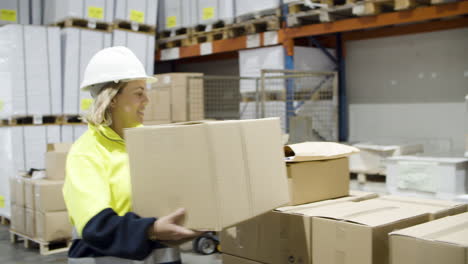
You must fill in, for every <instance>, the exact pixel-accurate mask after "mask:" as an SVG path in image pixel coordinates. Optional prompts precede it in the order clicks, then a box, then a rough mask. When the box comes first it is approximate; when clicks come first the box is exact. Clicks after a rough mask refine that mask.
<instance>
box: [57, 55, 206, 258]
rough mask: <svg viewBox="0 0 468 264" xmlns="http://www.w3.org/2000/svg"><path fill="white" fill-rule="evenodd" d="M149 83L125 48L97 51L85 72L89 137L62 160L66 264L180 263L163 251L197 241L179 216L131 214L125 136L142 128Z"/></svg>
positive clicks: (175, 254) (181, 214)
mask: <svg viewBox="0 0 468 264" xmlns="http://www.w3.org/2000/svg"><path fill="white" fill-rule="evenodd" d="M155 81H156V79H155V78H154V77H150V76H147V75H146V72H145V70H144V68H143V65H142V64H141V62H140V61H139V60H138V59H137V57H136V56H135V55H134V54H133V53H132V52H131V51H130V50H129V49H127V48H125V47H112V48H106V49H103V50H101V51H99V52H98V53H96V54H95V55H94V56H93V57H92V58H91V60H90V62H89V64H88V66H87V67H86V70H85V73H84V79H83V82H82V84H81V89H82V90H84V91H89V92H90V93H91V96H92V97H93V99H94V102H93V105H92V107H91V111H90V113H89V115H88V116H87V118H86V119H87V122H88V124H89V126H88V130H87V131H86V132H85V133H84V134H83V135H82V136H81V137H80V138H79V139H78V140H77V141H76V142H75V143H74V144H73V146H72V148H71V150H70V152H69V154H68V157H67V165H66V178H65V184H64V187H63V195H64V198H65V203H66V205H67V210H68V213H69V216H70V220H71V222H72V225H73V227H74V230H73V231H74V234H73V236H74V237H73V243H72V246H71V248H70V250H69V253H68V257H69V259H68V263H70V264H88V263H89V264H91V263H93V264H107V263H119V264H123V263H129V264H130V263H145V264H150V263H151V264H152V263H166V264H172V263H181V260H180V254H179V251H178V249H177V248H176V247H169V246H167V245H168V244H169V245H174V244H178V243H180V242H182V241H186V240H188V239H191V238H194V237H195V236H197V235H199V233H198V232H195V231H192V230H189V229H187V228H184V227H183V226H181V225H179V223H180V222H181V221H182V220H183V218H184V216H185V212H184V210H183V209H179V210H177V211H175V212H173V213H172V214H170V215H167V216H163V217H160V218H158V219H156V218H153V217H150V218H142V217H140V216H138V215H136V214H135V213H132V212H131V210H132V199H131V186H130V184H131V183H130V171H129V161H128V155H127V152H126V149H125V140H124V134H123V131H124V129H125V128H132V127H137V126H141V124H142V122H143V112H144V109H145V106H146V105H147V104H148V97H147V94H146V84H147V83H151V82H155ZM175 191H176V190H175ZM148 197H151V193H148ZM154 202H155V203H157V202H158V201H154Z"/></svg>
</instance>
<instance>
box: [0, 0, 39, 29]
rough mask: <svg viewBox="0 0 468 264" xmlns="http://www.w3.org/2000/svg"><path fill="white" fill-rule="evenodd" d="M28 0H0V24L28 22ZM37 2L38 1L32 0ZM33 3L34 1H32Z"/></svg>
mask: <svg viewBox="0 0 468 264" xmlns="http://www.w3.org/2000/svg"><path fill="white" fill-rule="evenodd" d="M29 1H30V0H3V1H0V25H4V24H24V25H25V24H29V23H30V22H31V21H30V17H29V10H30V3H29ZM33 2H39V1H33ZM33 5H34V3H33Z"/></svg>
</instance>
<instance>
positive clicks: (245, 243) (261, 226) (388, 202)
mask: <svg viewBox="0 0 468 264" xmlns="http://www.w3.org/2000/svg"><path fill="white" fill-rule="evenodd" d="M356 195H358V196H357V197H353V196H350V197H345V198H338V199H332V200H326V201H321V202H315V203H310V204H304V205H298V206H288V207H283V208H277V209H276V210H275V211H273V212H270V213H267V214H264V215H262V216H259V217H256V218H254V219H251V220H249V221H246V222H243V223H241V224H238V225H235V226H233V227H230V228H227V229H225V230H223V232H222V233H221V248H222V249H223V253H227V254H230V255H235V256H238V257H241V258H245V259H250V260H254V261H258V262H260V263H273V264H275V263H278V264H280V263H334V262H333V261H335V260H336V257H339V258H340V259H341V260H342V261H344V263H388V261H389V260H388V254H389V248H388V236H387V235H388V233H389V232H391V231H393V230H397V229H401V228H404V227H405V226H406V227H409V226H414V225H417V224H420V223H424V222H427V221H431V220H433V219H438V218H441V217H445V216H447V215H454V214H459V213H463V212H466V204H463V203H454V202H445V201H438V200H423V199H414V198H406V197H397V196H384V197H381V198H376V196H377V195H371V194H367V195H366V194H365V193H360V194H359V193H358V194H356ZM258 241H261V243H258ZM288 261H289V262H288ZM395 263H396V262H395Z"/></svg>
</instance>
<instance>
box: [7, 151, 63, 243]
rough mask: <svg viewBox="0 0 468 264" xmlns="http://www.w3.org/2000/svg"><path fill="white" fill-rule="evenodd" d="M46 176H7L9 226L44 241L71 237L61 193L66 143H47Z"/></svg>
mask: <svg viewBox="0 0 468 264" xmlns="http://www.w3.org/2000/svg"><path fill="white" fill-rule="evenodd" d="M48 148H49V151H48V152H47V153H46V164H47V165H46V173H47V179H44V180H33V179H30V178H23V177H16V178H10V185H11V190H12V192H11V202H12V217H11V220H12V221H11V224H12V227H11V228H12V230H14V231H16V232H18V233H21V234H24V235H26V236H28V237H30V238H33V239H37V240H41V241H44V242H49V241H55V240H61V239H69V238H71V230H72V227H71V225H70V223H69V220H68V214H67V212H66V206H65V202H64V199H63V195H62V187H63V180H64V178H65V161H66V155H67V151H68V149H69V148H70V145H68V144H53V145H49V146H48Z"/></svg>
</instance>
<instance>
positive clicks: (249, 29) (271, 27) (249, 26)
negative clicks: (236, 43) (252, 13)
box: [230, 15, 281, 35]
mask: <svg viewBox="0 0 468 264" xmlns="http://www.w3.org/2000/svg"><path fill="white" fill-rule="evenodd" d="M230 27H231V28H232V29H233V30H237V34H238V35H247V34H256V33H262V32H265V31H276V30H279V29H280V27H281V23H280V18H279V17H278V16H275V15H273V16H266V17H262V18H257V19H252V20H248V21H244V22H239V23H235V24H232V25H231V26H230Z"/></svg>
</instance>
